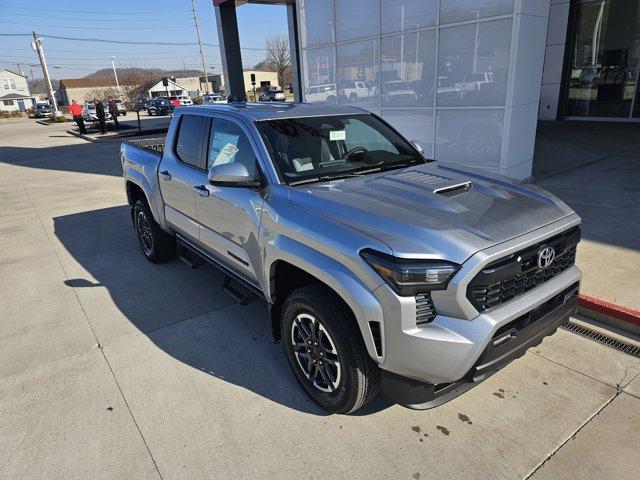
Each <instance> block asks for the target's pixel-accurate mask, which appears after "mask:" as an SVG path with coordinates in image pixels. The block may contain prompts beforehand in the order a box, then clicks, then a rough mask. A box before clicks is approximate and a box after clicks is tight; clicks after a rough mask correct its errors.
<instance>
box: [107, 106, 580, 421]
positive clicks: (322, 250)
mask: <svg viewBox="0 0 640 480" xmlns="http://www.w3.org/2000/svg"><path fill="white" fill-rule="evenodd" d="M120 157H121V161H122V167H123V172H124V182H125V185H126V192H127V198H128V201H129V204H130V205H131V207H132V210H131V212H132V220H133V225H134V228H135V231H136V233H137V237H138V240H139V244H140V247H141V249H142V252H143V253H144V255H145V256H146V258H147V259H149V260H150V261H151V262H156V263H159V262H166V261H169V260H171V259H173V258H176V257H178V258H180V259H182V260H183V261H184V262H186V263H187V264H188V265H189V266H191V267H193V268H195V267H197V266H199V265H201V264H202V263H203V262H209V263H211V264H213V265H214V266H216V267H217V268H219V269H220V270H222V271H223V272H224V273H225V275H226V277H225V282H224V287H223V290H224V291H225V292H227V293H229V294H230V295H232V296H233V297H234V298H235V299H236V300H237V301H238V302H240V303H243V304H245V303H248V302H249V301H251V300H252V299H254V298H256V297H261V298H264V299H265V300H266V301H267V303H268V305H269V310H270V321H271V327H272V331H273V335H274V337H275V338H276V339H281V340H282V343H283V348H284V351H285V354H286V357H287V359H288V362H289V364H290V366H291V369H292V370H293V373H294V374H295V377H296V379H297V380H298V382H299V383H300V385H301V386H302V388H303V389H304V390H305V391H306V393H307V394H308V395H309V396H310V397H311V399H313V401H315V402H316V403H317V404H318V405H320V406H321V407H322V408H324V409H325V410H327V411H329V412H334V413H348V412H353V411H355V410H357V409H358V408H360V407H362V406H363V405H364V404H366V403H367V402H368V401H370V400H371V399H372V398H373V397H375V396H376V395H377V394H378V392H379V391H382V393H383V394H384V395H386V396H387V397H388V398H389V399H391V400H392V401H394V402H397V403H399V404H402V405H406V406H408V407H411V408H429V407H433V406H436V405H439V404H441V403H443V402H445V401H447V400H449V399H451V398H453V397H455V396H456V395H459V394H461V393H462V392H464V391H466V390H468V389H469V388H470V387H472V386H474V385H476V384H477V383H478V382H480V381H482V380H484V379H485V378H487V377H488V376H489V375H491V374H492V373H494V372H495V371H497V370H498V369H500V368H502V367H504V366H505V365H506V364H507V363H509V362H510V361H511V360H513V359H514V358H517V357H519V356H521V355H522V354H523V353H524V352H525V351H526V349H527V348H529V347H531V346H532V345H536V344H537V343H539V342H540V341H541V340H542V338H543V337H545V336H546V335H549V334H551V333H553V332H554V331H555V330H556V329H557V328H558V326H559V325H561V324H562V323H563V322H565V321H566V320H567V318H568V317H569V316H570V315H571V314H573V313H574V312H575V310H576V305H577V297H578V290H579V286H580V277H581V274H580V271H579V270H578V268H577V267H576V266H575V265H574V261H575V255H576V247H577V244H578V242H579V240H580V218H579V217H578V216H577V215H576V214H575V213H574V212H573V211H572V210H571V209H570V208H568V207H567V205H565V204H564V203H562V202H561V201H560V200H558V199H557V198H555V197H554V196H553V195H551V194H549V193H548V192H546V191H544V190H542V189H540V188H538V187H536V186H534V185H530V184H521V183H517V182H514V181H512V180H510V179H508V178H504V177H500V176H498V175H492V174H487V173H484V172H480V171H473V170H469V169H464V168H462V167H459V166H456V165H453V164H445V163H441V162H435V161H432V160H429V159H427V158H425V156H424V154H423V151H422V149H421V148H420V146H419V145H418V144H417V143H415V142H410V141H408V140H406V139H405V138H403V136H402V135H400V134H399V133H398V132H397V131H396V130H395V129H394V128H393V127H391V126H390V125H389V124H388V123H386V122H385V121H384V120H382V119H381V118H379V117H378V116H376V115H374V114H372V113H370V112H367V111H364V110H361V109H358V108H353V107H346V106H336V105H313V104H276V105H266V104H249V103H246V104H245V103H237V104H234V103H232V104H228V105H203V106H194V107H184V108H180V109H178V110H176V112H175V116H174V118H173V120H172V121H171V125H170V127H169V130H168V134H167V135H166V139H165V138H152V139H146V140H138V141H132V142H129V143H123V144H122V146H121V149H120Z"/></svg>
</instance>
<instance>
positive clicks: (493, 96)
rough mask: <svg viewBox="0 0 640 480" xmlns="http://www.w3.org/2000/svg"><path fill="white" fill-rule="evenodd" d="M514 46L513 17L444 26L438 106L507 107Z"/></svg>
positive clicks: (440, 57)
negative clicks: (508, 83)
mask: <svg viewBox="0 0 640 480" xmlns="http://www.w3.org/2000/svg"><path fill="white" fill-rule="evenodd" d="M510 45H511V19H510V18H507V19H503V20H494V21H489V22H480V23H473V24H469V25H461V26H456V27H447V28H443V29H441V30H440V39H439V49H438V80H437V81H438V86H437V100H436V102H437V105H438V106H453V105H464V106H476V105H478V106H494V105H495V106H503V105H504V104H505V96H506V91H507V74H508V69H509V48H510Z"/></svg>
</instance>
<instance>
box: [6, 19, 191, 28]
mask: <svg viewBox="0 0 640 480" xmlns="http://www.w3.org/2000/svg"><path fill="white" fill-rule="evenodd" d="M114 21H117V20H114ZM11 24H12V25H26V26H29V27H32V28H63V29H69V30H124V29H125V28H127V29H128V28H135V29H136V30H168V29H173V30H176V29H180V30H184V29H185V28H189V27H191V25H160V26H157V27H138V26H131V25H127V26H126V27H95V26H93V25H90V26H82V25H37V24H33V23H25V22H11Z"/></svg>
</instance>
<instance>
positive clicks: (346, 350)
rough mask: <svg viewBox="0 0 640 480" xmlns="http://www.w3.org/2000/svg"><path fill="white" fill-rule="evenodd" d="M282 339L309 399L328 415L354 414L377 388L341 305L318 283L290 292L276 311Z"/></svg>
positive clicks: (354, 327)
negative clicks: (279, 321)
mask: <svg viewBox="0 0 640 480" xmlns="http://www.w3.org/2000/svg"><path fill="white" fill-rule="evenodd" d="M282 312H283V313H282V338H283V343H284V350H285V353H286V355H287V360H288V361H289V365H290V366H291V369H292V370H293V373H294V374H295V376H296V379H297V380H298V382H299V383H300V385H301V386H302V388H303V389H304V390H305V391H306V392H307V394H308V395H309V397H311V399H312V400H313V401H314V402H315V403H316V404H318V405H319V406H320V407H321V408H323V409H324V410H326V411H328V412H330V413H350V412H354V411H356V410H358V409H359V408H361V407H362V406H363V405H365V404H366V403H367V402H369V401H370V400H371V399H373V398H374V397H375V396H376V395H377V393H378V391H379V389H380V372H379V369H378V366H377V365H376V364H375V362H374V361H373V360H372V359H371V357H370V356H369V354H368V352H367V349H366V347H365V345H364V342H363V340H362V337H361V335H360V331H359V329H358V327H357V324H356V323H355V321H354V319H353V317H352V315H351V312H350V311H349V310H348V308H347V307H346V305H345V304H344V303H343V302H342V301H341V300H340V299H339V298H338V297H337V296H336V294H335V293H334V292H333V291H331V290H330V289H329V288H328V287H326V286H324V285H322V284H311V285H307V286H305V287H302V288H299V289H298V290H295V291H294V292H293V293H291V294H290V295H289V297H287V299H286V300H285V303H284V306H283V309H282Z"/></svg>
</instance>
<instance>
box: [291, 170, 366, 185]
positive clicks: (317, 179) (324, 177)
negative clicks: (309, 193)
mask: <svg viewBox="0 0 640 480" xmlns="http://www.w3.org/2000/svg"><path fill="white" fill-rule="evenodd" d="M359 176H360V174H358V173H353V172H349V173H340V174H338V175H321V176H319V177H311V178H303V179H301V180H294V181H293V182H289V185H292V186H293V185H302V184H303V183H314V182H329V181H331V180H341V179H344V178H353V177H359Z"/></svg>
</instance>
